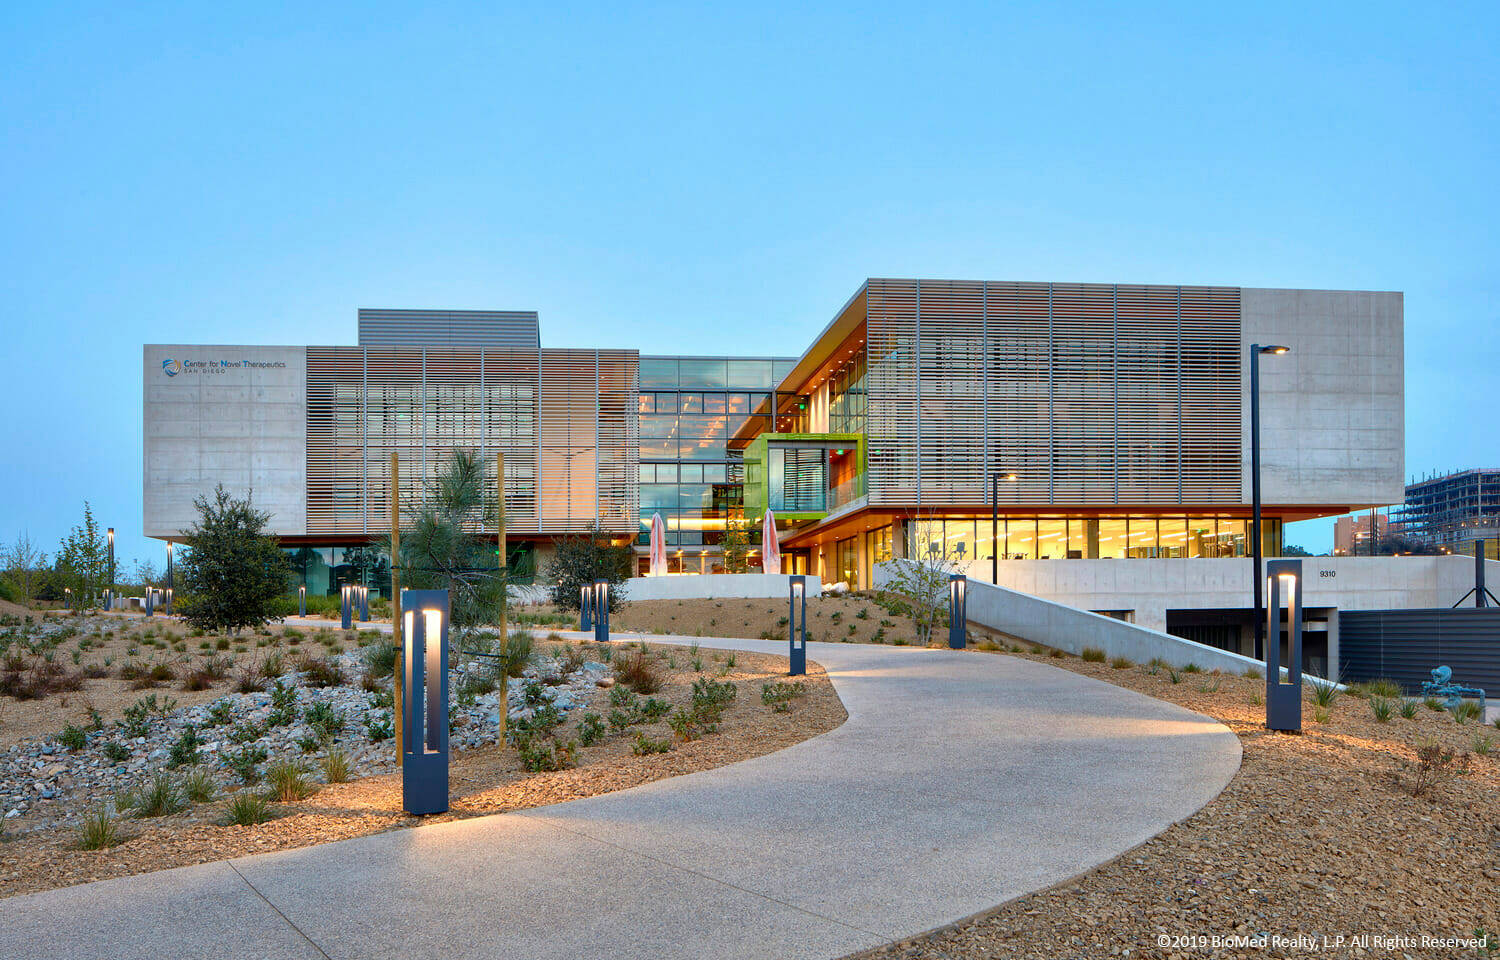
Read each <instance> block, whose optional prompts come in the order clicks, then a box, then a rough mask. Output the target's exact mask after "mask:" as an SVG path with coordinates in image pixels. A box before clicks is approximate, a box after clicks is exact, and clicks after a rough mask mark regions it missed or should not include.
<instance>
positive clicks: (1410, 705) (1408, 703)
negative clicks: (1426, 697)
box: [1397, 699, 1417, 720]
mask: <svg viewBox="0 0 1500 960" xmlns="http://www.w3.org/2000/svg"><path fill="white" fill-rule="evenodd" d="M1397 709H1398V710H1399V711H1400V712H1401V716H1403V717H1405V718H1406V719H1407V720H1412V719H1414V718H1415V717H1416V715H1417V701H1415V700H1411V699H1403V700H1402V701H1401V706H1400V707H1398V708H1397Z"/></svg>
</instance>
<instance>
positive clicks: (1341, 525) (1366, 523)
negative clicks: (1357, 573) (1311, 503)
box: [1333, 513, 1392, 557]
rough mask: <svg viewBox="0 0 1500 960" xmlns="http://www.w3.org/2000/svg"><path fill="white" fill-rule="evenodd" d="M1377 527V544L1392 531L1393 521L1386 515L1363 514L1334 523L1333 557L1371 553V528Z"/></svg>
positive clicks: (1340, 519)
mask: <svg viewBox="0 0 1500 960" xmlns="http://www.w3.org/2000/svg"><path fill="white" fill-rule="evenodd" d="M1372 523H1373V524H1374V526H1375V542H1376V544H1377V546H1378V545H1379V543H1380V540H1381V539H1382V538H1384V537H1385V536H1386V535H1387V534H1388V533H1390V532H1392V531H1391V519H1390V517H1389V516H1388V515H1386V514H1384V513H1361V514H1356V515H1354V516H1352V517H1339V518H1338V519H1337V520H1335V521H1334V523H1333V555H1334V556H1335V557H1353V556H1360V555H1363V554H1368V553H1369V552H1370V526H1371V524H1372Z"/></svg>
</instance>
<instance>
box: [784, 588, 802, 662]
mask: <svg viewBox="0 0 1500 960" xmlns="http://www.w3.org/2000/svg"><path fill="white" fill-rule="evenodd" d="M787 583H788V593H789V598H790V602H791V610H790V611H789V613H788V615H787V618H786V638H787V643H788V644H789V645H790V652H789V653H788V656H789V657H790V659H791V661H792V666H791V669H790V670H788V671H787V675H788V676H793V677H800V676H802V675H804V674H806V673H807V577H806V576H805V575H804V574H800V573H794V574H791V575H790V576H788V577H787Z"/></svg>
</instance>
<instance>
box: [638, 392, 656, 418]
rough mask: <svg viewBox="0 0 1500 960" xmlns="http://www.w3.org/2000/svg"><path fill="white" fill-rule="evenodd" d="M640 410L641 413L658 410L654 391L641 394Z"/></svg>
mask: <svg viewBox="0 0 1500 960" xmlns="http://www.w3.org/2000/svg"><path fill="white" fill-rule="evenodd" d="M640 412H641V413H655V412H656V394H654V393H643V394H641V405H640Z"/></svg>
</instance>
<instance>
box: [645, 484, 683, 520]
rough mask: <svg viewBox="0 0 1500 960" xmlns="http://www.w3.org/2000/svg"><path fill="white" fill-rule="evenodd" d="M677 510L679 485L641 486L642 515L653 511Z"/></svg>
mask: <svg viewBox="0 0 1500 960" xmlns="http://www.w3.org/2000/svg"><path fill="white" fill-rule="evenodd" d="M676 508H677V484H675V483H643V484H641V513H648V512H650V511H653V510H675V509H676Z"/></svg>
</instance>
